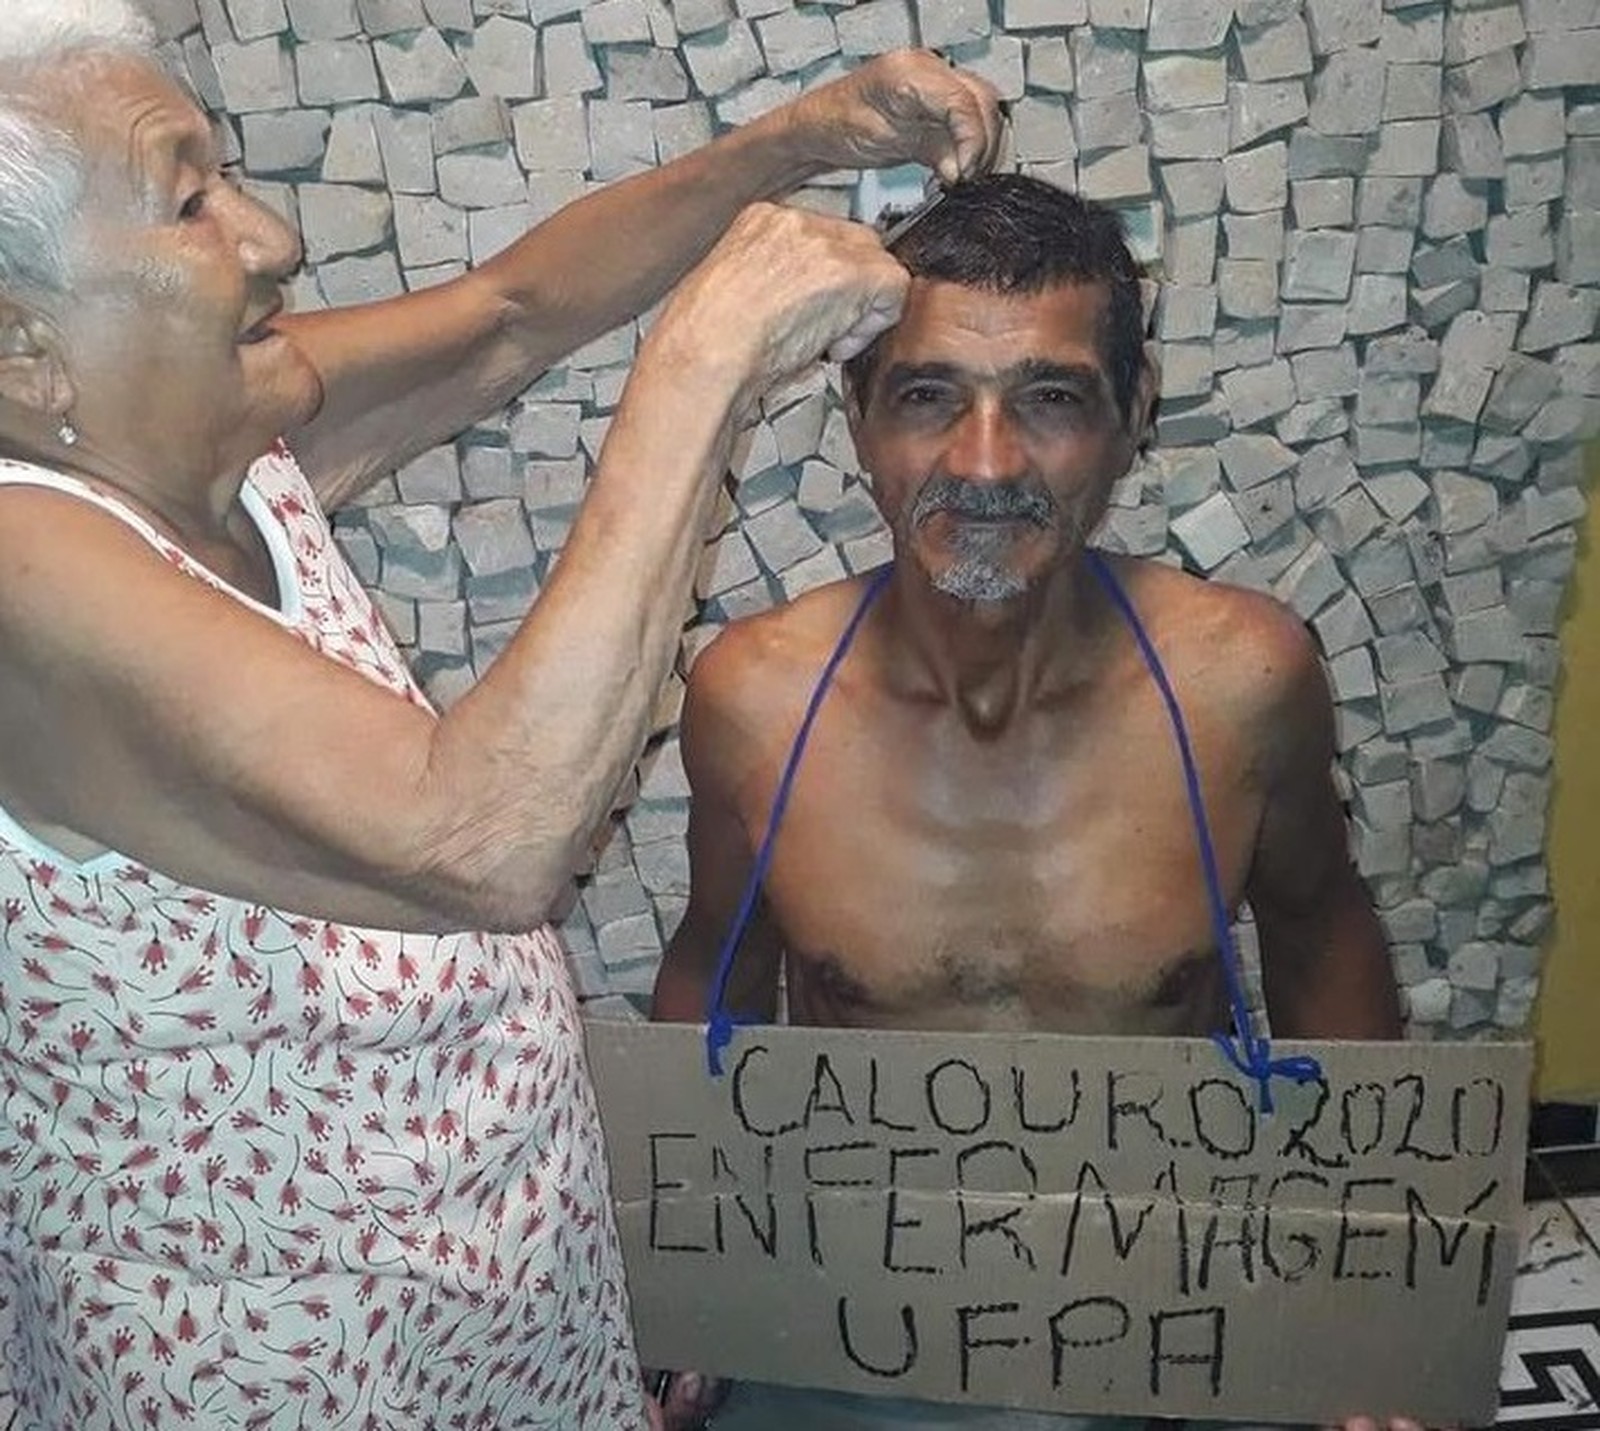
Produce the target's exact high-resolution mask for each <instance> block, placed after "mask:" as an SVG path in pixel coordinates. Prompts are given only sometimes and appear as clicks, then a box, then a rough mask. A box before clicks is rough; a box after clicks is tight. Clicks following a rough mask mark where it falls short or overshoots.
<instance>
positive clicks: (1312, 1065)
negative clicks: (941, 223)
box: [706, 550, 1322, 1113]
mask: <svg viewBox="0 0 1600 1431" xmlns="http://www.w3.org/2000/svg"><path fill="white" fill-rule="evenodd" d="M1085 555H1086V557H1087V558H1088V562H1089V566H1090V569H1091V570H1092V571H1093V572H1094V574H1095V576H1096V578H1097V579H1098V580H1099V581H1100V584H1101V585H1102V586H1103V587H1104V588H1105V590H1106V593H1107V595H1109V596H1110V598H1111V601H1112V604H1113V605H1114V606H1116V608H1117V610H1118V611H1119V612H1120V613H1121V614H1122V617H1123V619H1124V620H1125V621H1126V622H1127V623H1128V628H1129V630H1131V631H1132V632H1133V638H1134V640H1135V642H1137V643H1138V646H1139V653H1140V655H1141V656H1142V657H1143V658H1144V663H1145V666H1146V667H1147V668H1148V669H1149V671H1150V675H1151V678H1152V679H1153V680H1154V681H1155V683H1156V689H1157V690H1159V691H1160V692H1161V699H1162V700H1163V701H1164V702H1165V704H1166V708H1167V716H1168V718H1169V720H1170V721H1171V722H1172V730H1173V734H1174V735H1175V736H1176V738H1177V742H1178V755H1179V757H1180V759H1181V760H1182V762H1183V779H1184V786H1185V789H1186V791H1187V793H1188V797H1189V813H1190V815H1191V816H1192V817H1193V819H1194V828H1195V836H1196V839H1197V840H1198V842H1199V845H1200V864H1201V869H1202V872H1203V873H1204V875H1205V885H1206V897H1207V903H1208V905H1209V909H1210V914H1211V929H1212V934H1213V936H1214V938H1215V939H1216V943H1217V957H1218V958H1219V959H1220V960H1221V961H1222V972H1223V976H1224V978H1225V979H1226V980H1227V985H1228V1000H1229V1003H1230V1005H1231V1007H1232V1011H1233V1027H1234V1033H1233V1037H1232V1038H1230V1036H1229V1035H1228V1034H1226V1033H1215V1034H1212V1036H1211V1038H1212V1042H1213V1043H1215V1044H1216V1045H1217V1047H1218V1048H1219V1049H1220V1050H1221V1051H1222V1056H1223V1057H1224V1058H1225V1059H1227V1061H1228V1062H1229V1063H1230V1064H1231V1065H1232V1066H1233V1067H1234V1068H1235V1069H1236V1070H1238V1072H1239V1073H1241V1074H1243V1075H1244V1076H1245V1077H1246V1078H1248V1079H1250V1080H1251V1081H1252V1082H1254V1083H1255V1085H1256V1088H1257V1090H1258V1094H1257V1096H1258V1098H1259V1101H1260V1107H1261V1111H1262V1112H1263V1113H1270V1112H1272V1088H1271V1081H1272V1079H1273V1078H1274V1077H1281V1078H1291V1079H1293V1080H1294V1081H1295V1082H1296V1083H1309V1082H1311V1081H1313V1080H1315V1079H1318V1078H1321V1077H1322V1065H1321V1064H1320V1063H1318V1061H1317V1060H1316V1059H1315V1058H1312V1057H1310V1056H1309V1055H1296V1056H1294V1057H1291V1058H1280V1059H1274V1058H1273V1057H1272V1041H1271V1039H1270V1038H1267V1037H1266V1036H1265V1035H1258V1034H1257V1033H1256V1032H1255V1031H1254V1029H1253V1028H1252V1027H1251V1022H1250V1007H1249V1004H1248V1003H1247V1002H1246V1000H1245V995H1244V977H1243V974H1242V973H1241V971H1240V967H1239V950H1238V947H1237V945H1236V944H1235V943H1234V939H1233V928H1232V923H1231V921H1230V919H1229V917H1228V902H1227V900H1226V898H1225V897H1224V896H1223V893H1222V877H1221V875H1220V874H1219V873H1218V871H1217V855H1216V850H1215V848H1214V847H1213V845H1212V843H1211V827H1210V822H1209V820H1208V819H1207V817H1206V806H1205V797H1204V795H1203V794H1202V792H1201V789H1200V774H1199V771H1198V770H1197V769H1196V767H1195V762H1194V752H1193V750H1192V748H1191V747H1190V744H1189V730H1188V726H1187V725H1186V724H1185V722H1184V719H1183V710H1182V708H1181V707H1180V706H1179V705H1178V698H1177V696H1176V695H1175V694H1174V693H1173V690H1172V685H1171V683H1170V682H1169V681H1168V680H1167V673H1166V670H1165V668H1164V667H1163V666H1162V664H1161V658H1160V657H1159V656H1158V655H1157V654H1156V649H1155V647H1154V646H1153V645H1152V644H1151V641H1150V637H1149V634H1148V633H1147V632H1146V631H1145V628H1144V623H1143V622H1142V621H1141V620H1140V619H1139V613H1138V612H1137V611H1136V610H1135V609H1134V605H1133V603H1132V602H1131V601H1129V599H1128V596H1127V593H1126V592H1124V591H1123V589H1122V586H1121V585H1120V583H1119V582H1118V581H1117V579H1116V577H1115V576H1114V575H1113V574H1112V571H1111V568H1110V566H1108V565H1107V563H1106V562H1105V560H1104V558H1102V557H1101V556H1100V554H1099V553H1098V552H1096V551H1093V550H1090V551H1087V552H1086V553H1085ZM893 570H894V568H893V567H892V566H886V567H881V568H879V569H878V570H877V571H876V572H874V573H873V574H872V577H871V579H870V580H869V581H868V583H867V589H866V590H865V591H864V592H863V593H862V595H861V601H860V603H859V604H858V605H857V606H856V609H855V613H854V615H852V616H851V618H850V623H849V625H847V626H846V627H845V629H844V633H843V634H842V635H841V636H840V637H839V644H838V645H837V646H836V647H835V648H834V651H833V655H832V656H830V657H829V659H828V664H827V665H826V666H824V667H823V670H822V674H821V675H820V676H819V677H818V678H817V684H816V686H815V688H814V689H813V690H812V692H811V700H810V702H809V703H808V704H807V706H806V714H805V719H804V720H803V721H801V723H800V730H799V732H798V734H797V735H796V736H795V740H794V744H793V746H792V747H791V748H790V751H789V759H788V762H787V763H786V764H785V766H784V770H783V778H782V779H781V780H780V781H779V782H778V792H777V794H776V796H775V797H774V798H773V801H772V810H771V813H770V814H769V815H768V817H767V828H766V832H765V834H763V835H762V837H761V848H760V850H759V851H758V852H757V854H756V859H755V864H754V865H752V866H751V870H750V877H749V879H748V880H746V882H745V888H744V895H743V897H742V898H741V900H740V902H739V911H738V913H737V914H736V915H735V916H734V920H733V924H732V926H731V927H730V928H729V930H728V933H727V936H726V937H725V938H724V939H723V941H722V948H721V950H720V951H719V952H718V955H717V973H716V977H715V979H714V980H713V981H712V984H711V990H710V993H709V995H708V998H707V1006H706V1064H707V1067H708V1068H709V1069H710V1072H711V1076H712V1077H713V1078H720V1077H721V1076H722V1051H723V1050H724V1049H725V1048H727V1046H728V1045H729V1044H730V1043H731V1042H732V1041H733V1033H734V1030H735V1029H736V1028H738V1027H739V1026H740V1025H741V1024H747V1023H750V1022H751V1020H750V1019H747V1018H740V1017H738V1016H737V1015H735V1014H733V1013H731V1012H730V1011H729V1010H728V1009H727V1008H726V1007H724V1000H725V999H726V997H727V992H728V980H729V979H730V977H731V976H732V974H733V961H734V958H735V956H736V955H737V954H738V952H739V944H740V941H741V940H743V938H744V934H745V930H746V929H747V928H748V927H749V924H750V920H751V918H752V917H753V916H754V914H755V907H756V901H757V900H758V899H759V898H760V896H761V887H762V884H763V883H764V882H765V880H766V876H767V869H768V867H769V866H770V865H771V863H772V851H773V846H774V845H775V844H776V842H777V836H778V828H779V826H780V825H781V824H782V823H783V814H784V810H785V809H786V808H787V807H788V804H789V796H790V794H791V793H792V791H793V789H794V781H795V776H796V774H797V773H798V772H799V769H800V759H801V757H802V756H803V755H804V754H805V750H806V746H807V744H808V743H809V742H810V739H811V727H812V725H813V723H814V722H815V721H816V718H817V712H818V711H819V710H821V708H822V702H823V701H824V700H825V699H826V697H827V694H828V690H829V688H830V687H831V686H832V684H833V678H834V675H835V673H836V672H837V671H838V669H839V666H840V664H841V662H843V660H844V658H845V656H846V654H847V653H848V652H849V650H850V647H851V646H852V645H853V644H854V642H855V638H856V633H857V631H858V630H859V629H860V626H861V623H862V621H863V620H864V619H865V618H866V615H867V612H868V611H869V610H870V609H871V608H872V604H873V602H875V601H876V600H877V599H878V596H879V594H880V593H881V592H882V591H883V589H884V587H885V586H886V585H887V584H888V581H889V577H890V575H891V574H892V572H893ZM1235 1039H1236V1040H1237V1044H1235V1042H1234V1040H1235Z"/></svg>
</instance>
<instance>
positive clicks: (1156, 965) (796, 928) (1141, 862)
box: [766, 722, 1260, 1031]
mask: <svg viewBox="0 0 1600 1431" xmlns="http://www.w3.org/2000/svg"><path fill="white" fill-rule="evenodd" d="M1205 744H1206V745H1207V748H1205V749H1203V750H1202V751H1201V759H1202V768H1203V769H1204V770H1207V771H1208V773H1209V778H1208V779H1207V780H1206V782H1205V783H1206V785H1207V787H1208V795H1207V799H1206V811H1205V815H1206V819H1207V821H1208V825H1209V828H1210V830H1211V833H1212V837H1213V839H1214V841H1215V845H1216V848H1217V853H1218V858H1219V862H1220V864H1221V868H1222V873H1223V884H1224V895H1225V899H1226V900H1227V902H1228V903H1230V904H1231V903H1232V902H1234V901H1235V900H1236V899H1237V898H1238V895H1239V893H1240V891H1241V890H1242V888H1243V885H1244V882H1245V879H1246V876H1247V873H1248V866H1249V857H1250V850H1251V847H1252V844H1253V838H1254V832H1255V827H1256V824H1257V822H1258V820H1259V813H1260V801H1259V798H1258V797H1257V796H1256V794H1255V793H1254V792H1253V791H1252V790H1251V788H1250V786H1249V783H1248V781H1246V780H1244V779H1242V778H1240V777H1239V775H1238V774H1237V772H1238V771H1239V770H1240V769H1241V768H1242V765H1241V762H1240V761H1239V760H1238V759H1237V758H1235V757H1236V753H1235V752H1232V751H1229V750H1227V749H1222V748H1209V747H1210V746H1212V745H1215V744H1216V743H1215V742H1209V743H1205ZM1230 770H1231V771H1233V772H1235V773H1234V774H1233V775H1232V776H1231V777H1229V776H1225V775H1224V772H1227V771H1230ZM1211 772H1214V773H1211ZM1194 813H1195V812H1194V811H1193V809H1192V807H1191V805H1190V802H1189V800H1188V797H1187V795H1186V792H1185V785H1184V780H1183V774H1182V767H1181V764H1180V762H1179V759H1178V756H1177V753H1176V748H1175V746H1173V745H1172V742H1171V738H1170V735H1169V734H1168V733H1167V732H1166V731H1165V730H1163V729H1162V727H1161V726H1160V725H1151V724H1150V723H1148V722H1135V723H1134V724H1133V726H1132V728H1131V729H1129V730H1125V731H1124V732H1122V735H1121V738H1119V739H1114V740H1099V739H1095V738H1090V739H1066V740H1063V741H1061V742H1060V743H1056V744H1052V742H1050V741H1048V740H1039V741H1034V742H1032V743H1031V747H1030V748H1027V749H1021V750H1019V749H1016V748H1013V749H1010V750H1006V749H1003V748H1001V747H999V746H992V747H982V746H969V747H968V748H965V749H963V748H962V747H961V746H960V744H959V743H957V742H951V741H949V740H939V739H929V740H926V741H921V742H919V741H918V740H917V739H916V738H915V735H914V733H912V732H909V731H906V730H900V731H898V732H895V733H894V734H893V736H892V737H890V738H887V739H875V738H873V737H872V736H871V735H868V734H864V733H863V732H862V731H861V729H860V728H857V729H856V730H854V731H852V732H849V733H847V734H840V733H838V732H837V731H836V733H835V736H834V738H832V739H825V740H823V741H820V742H819V743H818V744H817V746H816V747H815V748H814V749H813V750H811V751H808V752H807V753H806V757H805V763H804V764H803V766H802V775H801V777H800V778H799V779H798V780H797V781H796V783H795V787H794V790H793V794H792V797H791V800H790V803H789V807H788V811H787V813H786V815H785V818H784V821H783V823H782V827H781V829H780V831H779V834H778V837H777V840H776V844H775V847H774V859H773V863H772V866H771V869H770V872H769V875H768V879H767V884H766V892H767V901H768V908H769V910H770V912H771V913H772V915H773V916H774V918H775V920H776V922H777V924H778V926H779V928H780V930H781V932H782V935H783V938H784V943H785V947H786V949H787V951H788V955H789V967H790V974H791V985H792V986H799V987H798V992H799V993H800V995H801V998H802V1000H803V999H804V998H805V997H806V994H807V990H806V988H805V987H804V986H806V985H809V986H810V990H809V992H810V993H811V994H812V995H813V996H814V997H815V998H816V999H817V1000H819V1001H821V1002H823V1003H831V1004H834V1005H835V1006H836V1010H835V1011H836V1012H838V1013H841V1014H842V1013H843V1012H844V1011H845V1010H846V1009H849V1008H854V1009H856V1010H858V1011H861V1012H863V1013H865V1012H867V1011H876V1013H875V1014H874V1019H875V1021H878V1022H900V1021H901V1017H900V1016H901V1015H906V1016H908V1018H909V1021H912V1022H915V1021H916V1011H918V1010H921V1011H922V1012H924V1013H926V1012H928V1011H929V1010H930V1009H932V1010H938V1011H940V1012H939V1013H938V1015H937V1016H938V1017H939V1021H940V1023H941V1024H942V1025H945V1026H948V1025H950V1024H951V1023H953V1022H970V1023H972V1024H973V1025H974V1026H1005V1025H1008V1024H1015V1025H1018V1026H1022V1025H1027V1026H1039V1025H1041V1024H1044V1025H1047V1026H1057V1027H1061V1026H1099V1025H1102V1024H1104V1025H1107V1026H1111V1025H1119V1024H1121V1023H1123V1022H1125V1021H1126V1016H1127V1015H1128V1014H1129V1013H1130V1011H1138V1010H1146V1011H1147V1010H1150V1009H1155V1008H1160V1007H1163V1006H1167V1005H1171V1004H1181V1003H1184V1002H1186V1001H1188V1000H1189V999H1190V997H1191V995H1192V994H1193V992H1194V988H1195V987H1196V985H1197V980H1200V981H1201V982H1204V981H1203V980H1202V979H1201V975H1200V972H1198V971H1197V966H1198V965H1200V964H1202V963H1204V962H1205V961H1206V960H1207V958H1208V953H1207V951H1209V950H1210V949H1211V948H1212V946H1213V943H1214V940H1213V935H1212V921H1211V916H1210V907H1209V903H1208V898H1207V893H1206V886H1205V881H1204V877H1203V872H1202V863H1201V856H1200V846H1199V837H1198V834H1197V831H1196V826H1195V818H1194ZM957 1010H964V1011H966V1012H967V1013H968V1014H969V1015H971V1016H972V1017H971V1018H970V1019H958V1018H957V1017H956V1011H957ZM1074 1011H1076V1013H1074ZM1077 1015H1083V1016H1084V1017H1082V1018H1079V1017H1077ZM819 1021H820V1020H819ZM1107 1031H1110V1028H1109V1027H1108V1029H1107Z"/></svg>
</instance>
